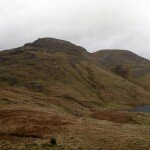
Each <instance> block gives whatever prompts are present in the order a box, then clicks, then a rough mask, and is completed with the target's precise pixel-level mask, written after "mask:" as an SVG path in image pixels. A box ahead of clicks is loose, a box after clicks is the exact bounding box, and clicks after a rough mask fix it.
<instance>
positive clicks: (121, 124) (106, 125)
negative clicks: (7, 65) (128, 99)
mask: <svg viewBox="0 0 150 150" xmlns="http://www.w3.org/2000/svg"><path fill="white" fill-rule="evenodd" d="M111 121H113V122H111ZM51 137H55V138H56V142H57V145H56V146H53V145H51V144H50V139H51ZM0 149H1V150H51V149H52V150H53V149H54V150H61V149H62V150H71V149H72V150H149V149H150V115H149V114H144V113H131V112H123V111H115V110H112V111H110V110H105V109H103V110H97V111H95V110H91V115H90V116H84V117H83V116H81V117H79V116H78V117H77V116H73V115H70V114H68V113H66V112H64V111H60V110H57V109H56V108H55V107H51V108H45V107H40V108H38V107H32V109H31V107H30V106H15V105H14V106H11V107H8V106H7V107H3V108H1V109H0Z"/></svg>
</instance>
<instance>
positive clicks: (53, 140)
mask: <svg viewBox="0 0 150 150" xmlns="http://www.w3.org/2000/svg"><path fill="white" fill-rule="evenodd" d="M50 143H51V144H52V145H57V142H56V138H54V137H52V138H51V140H50Z"/></svg>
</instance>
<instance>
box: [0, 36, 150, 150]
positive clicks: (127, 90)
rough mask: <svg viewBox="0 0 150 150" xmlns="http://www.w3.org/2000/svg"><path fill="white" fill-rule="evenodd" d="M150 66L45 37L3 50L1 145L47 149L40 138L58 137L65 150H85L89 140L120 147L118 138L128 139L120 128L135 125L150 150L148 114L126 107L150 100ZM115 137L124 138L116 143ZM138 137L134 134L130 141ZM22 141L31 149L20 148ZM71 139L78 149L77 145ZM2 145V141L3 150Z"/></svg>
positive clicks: (126, 53)
mask: <svg viewBox="0 0 150 150" xmlns="http://www.w3.org/2000/svg"><path fill="white" fill-rule="evenodd" d="M149 63H150V62H149V60H146V59H144V58H141V57H139V56H137V55H136V54H134V53H131V52H129V51H119V50H113V51H110V50H109V51H108V50H101V51H98V52H95V53H89V52H88V51H86V49H84V48H82V47H80V46H77V45H74V44H72V43H70V42H68V41H64V40H59V39H54V38H40V39H38V40H36V41H34V42H33V43H27V44H25V45H24V46H22V47H19V48H15V49H11V50H5V51H1V52H0V140H1V141H3V142H4V143H5V144H4V147H6V145H7V146H8V147H9V146H10V147H11V148H12V145H13V147H14V149H17V148H18V147H19V148H20V147H23V148H24V147H25V149H28V148H29V149H30V148H31V147H33V148H34V147H38V148H39V149H42V147H43V145H42V144H41V143H38V142H39V141H40V142H43V141H45V140H46V141H48V140H49V138H50V137H52V136H56V137H57V139H58V142H59V143H62V142H64V143H63V146H66V145H67V146H69V148H68V149H76V148H77V147H78V146H79V147H81V149H88V148H87V147H88V143H90V145H93V147H92V149H98V148H99V147H98V148H97V147H96V146H97V144H96V143H97V142H98V143H99V141H97V139H101V140H100V141H101V144H102V145H100V146H102V147H104V148H106V147H107V146H108V145H109V146H108V147H109V148H110V147H112V146H113V147H114V146H116V147H115V148H116V149H119V148H121V146H122V145H121V142H123V139H122V138H121V137H122V136H124V139H126V140H127V139H128V137H129V136H130V135H129V134H130V133H129V132H126V131H124V130H123V129H122V126H120V124H121V125H122V124H130V125H131V126H132V127H134V131H133V133H134V134H136V131H137V130H138V131H141V132H140V133H141V134H140V136H141V137H142V138H143V139H142V140H143V141H144V142H145V144H143V146H145V147H146V148H147V145H148V144H147V143H148V142H147V139H146V137H147V136H145V135H144V133H145V132H146V130H147V128H146V127H145V126H144V125H145V124H148V123H147V122H148V121H147V118H149V116H147V115H145V114H143V115H141V116H139V115H138V114H132V113H128V112H123V111H122V110H125V109H129V108H132V107H135V106H138V105H146V104H149V103H150V92H149V90H150V88H149V83H148V80H149V79H150V72H149V67H150V65H149ZM145 81H147V82H146V83H145ZM120 110H121V111H120ZM103 120H106V121H109V122H108V123H107V122H105V121H103ZM116 124H117V125H116ZM132 124H133V125H132ZM137 124H140V125H139V126H136V125H137ZM114 126H115V127H114ZM143 126H144V127H143ZM114 128H115V129H114ZM126 128H127V130H128V129H130V126H129V127H128V126H127V127H126ZM106 129H107V130H106ZM78 132H79V133H78ZM142 132H143V133H142ZM97 133H99V134H97ZM89 135H90V136H89ZM91 135H92V136H91ZM93 135H95V136H94V137H93ZM116 135H117V136H118V140H121V141H120V143H117V141H116V142H115V143H116V145H114V141H115V139H116ZM78 136H83V138H82V137H78ZM106 136H107V137H106ZM136 137H137V135H136V136H135V137H134V136H133V137H131V140H130V141H129V140H127V141H126V144H127V145H128V144H130V142H131V143H132V140H135V138H136ZM8 139H9V140H8ZM15 139H17V141H21V142H15ZM30 139H32V140H30ZM35 139H40V140H37V143H38V144H37V143H36V144H37V145H36V144H35V143H34V145H30V144H29V143H31V141H32V142H33V141H35ZM43 139H44V140H43ZM66 139H67V141H66ZM79 139H80V140H79ZM81 139H87V141H86V140H81ZM24 140H26V143H28V148H27V147H26V145H24V144H22V143H24ZM93 140H95V141H96V143H93V142H94V141H93ZM74 141H76V142H77V143H78V144H77V145H74V144H73V143H74ZM81 141H82V142H83V143H82V142H81ZM105 141H109V142H105ZM111 141H113V143H112V142H111ZM14 143H16V144H18V145H17V146H16V145H14ZM69 143H72V144H71V145H69ZM111 144H113V145H111ZM132 144H133V147H135V148H137V149H138V148H141V147H140V146H139V145H136V146H135V145H134V143H132ZM60 145H61V144H60ZM41 146H42V147H41ZM47 146H48V145H46V147H47ZM86 146H87V147H86ZM4 147H3V144H2V145H1V144H0V149H2V148H4ZM16 147H17V148H16ZM133 147H132V146H131V148H133ZM11 148H10V149H11ZM38 148H36V149H38ZM7 149H9V148H7ZM58 149H60V147H59V148H58ZM64 149H67V148H66V147H65V148H64Z"/></svg>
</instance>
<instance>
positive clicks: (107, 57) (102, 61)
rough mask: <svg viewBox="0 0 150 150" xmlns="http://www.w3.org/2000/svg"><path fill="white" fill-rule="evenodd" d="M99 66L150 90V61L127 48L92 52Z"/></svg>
mask: <svg viewBox="0 0 150 150" xmlns="http://www.w3.org/2000/svg"><path fill="white" fill-rule="evenodd" d="M92 55H93V57H94V58H93V59H94V61H96V63H97V64H98V65H99V66H103V67H104V68H107V69H109V70H110V71H112V72H114V73H116V74H118V75H120V76H122V77H123V78H125V79H127V80H129V81H131V82H133V83H135V84H138V85H140V86H142V87H143V88H145V89H147V90H150V61H149V60H147V59H144V58H142V57H140V56H138V55H136V54H134V53H132V52H130V51H126V50H100V51H98V52H95V53H93V54H92Z"/></svg>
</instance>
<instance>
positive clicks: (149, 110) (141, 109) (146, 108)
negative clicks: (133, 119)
mask: <svg viewBox="0 0 150 150" xmlns="http://www.w3.org/2000/svg"><path fill="white" fill-rule="evenodd" d="M129 111H130V112H144V113H150V105H145V106H139V107H135V108H133V109H131V110H129Z"/></svg>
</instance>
